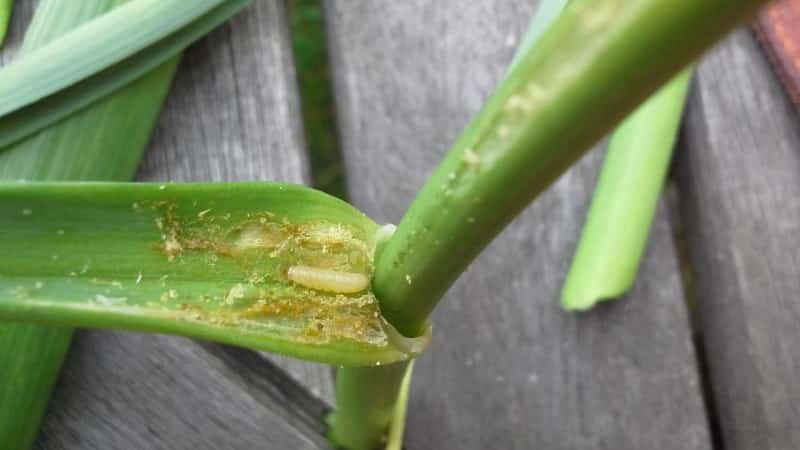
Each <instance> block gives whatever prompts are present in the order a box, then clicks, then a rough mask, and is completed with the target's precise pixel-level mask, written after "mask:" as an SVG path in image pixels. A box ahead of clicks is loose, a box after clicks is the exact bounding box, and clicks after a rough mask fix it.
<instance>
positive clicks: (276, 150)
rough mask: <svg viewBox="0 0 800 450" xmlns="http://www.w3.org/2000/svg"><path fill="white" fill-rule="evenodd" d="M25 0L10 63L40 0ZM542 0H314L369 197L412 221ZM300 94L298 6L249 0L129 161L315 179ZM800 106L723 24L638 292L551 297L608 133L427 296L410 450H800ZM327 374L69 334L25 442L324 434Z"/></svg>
mask: <svg viewBox="0 0 800 450" xmlns="http://www.w3.org/2000/svg"><path fill="white" fill-rule="evenodd" d="M17 3H18V5H17V8H16V10H15V14H14V17H13V18H12V28H11V30H10V34H9V42H8V45H7V46H6V48H5V49H4V51H3V54H2V55H0V61H8V60H10V59H11V58H12V57H13V53H14V50H15V48H16V47H17V46H18V45H19V43H20V42H21V37H22V34H23V32H24V28H25V26H26V24H27V21H28V20H29V18H30V15H31V13H32V10H33V7H34V4H35V1H33V0H19V1H18V2H17ZM535 7H536V1H533V0H507V1H503V2H499V1H497V0H473V1H470V2H465V1H463V0H438V1H435V2H432V1H426V0H407V1H403V2H397V1H392V0H327V1H325V8H324V13H325V17H326V21H327V33H328V39H329V46H330V51H331V55H330V56H331V70H332V76H333V81H334V86H333V88H334V93H335V96H336V106H337V114H338V117H339V131H340V134H341V138H342V148H343V152H344V161H345V168H346V175H347V180H348V191H349V196H350V200H351V201H352V202H353V203H354V204H355V205H356V206H358V207H359V208H360V209H362V210H363V211H365V212H366V213H367V214H368V215H370V216H371V217H373V218H374V219H375V220H376V221H378V222H395V223H396V222H397V221H399V220H400V217H401V215H402V213H403V211H404V210H405V208H406V207H407V206H408V203H409V202H410V201H411V199H412V198H413V196H414V194H415V192H416V191H417V190H418V189H419V187H420V186H421V184H422V183H423V181H424V180H425V177H426V176H427V175H428V174H429V173H430V172H431V170H432V169H433V167H434V166H435V164H436V163H437V161H438V160H439V159H440V158H441V156H442V155H443V153H444V152H445V151H446V150H447V148H448V147H449V145H450V143H452V141H453V140H454V138H455V137H456V136H457V135H458V133H459V132H460V131H461V129H462V128H463V127H464V126H465V124H466V122H467V121H468V119H469V118H470V117H471V116H472V115H473V114H474V113H475V112H476V111H477V110H478V109H479V108H480V106H481V104H482V102H483V101H484V99H485V98H486V97H487V96H488V95H489V93H490V92H491V91H492V89H493V87H494V86H495V85H496V84H497V83H498V81H499V80H500V78H501V77H502V75H503V73H504V71H505V67H506V66H507V64H508V62H509V61H510V59H511V57H512V55H513V52H514V49H515V46H516V44H517V43H518V41H519V39H520V37H521V36H522V34H523V32H524V30H525V28H526V26H527V22H528V19H529V17H530V15H531V14H532V13H533V11H534V10H535ZM298 98H299V97H298V92H297V84H296V81H295V68H294V62H293V57H292V51H291V47H290V36H289V27H288V18H287V11H286V5H285V3H284V2H282V1H277V0H257V1H255V2H254V3H253V5H251V6H250V7H248V8H247V10H245V11H244V12H243V13H241V14H239V15H238V16H237V17H235V18H234V19H233V20H232V21H231V22H230V23H228V24H225V25H224V26H222V27H220V28H219V29H218V30H216V31H214V32H213V33H212V34H210V35H209V36H207V37H206V38H204V39H203V40H201V41H199V42H198V43H196V44H195V45H193V46H192V47H191V48H190V49H189V50H188V51H187V52H186V54H185V56H184V58H183V61H182V63H181V66H180V69H179V72H178V75H177V77H176V79H175V82H174V84H173V87H172V90H171V92H170V95H169V97H168V100H167V102H166V105H165V107H164V110H163V112H162V114H161V118H160V121H159V124H158V126H157V129H156V132H155V134H154V136H153V139H152V141H151V143H150V148H149V150H148V153H147V156H146V158H145V160H144V162H143V163H142V166H141V168H140V171H139V174H138V179H139V180H159V181H165V180H169V181H237V180H279V181H289V182H295V183H306V184H307V183H309V182H310V170H309V162H308V157H307V155H306V145H305V142H304V138H303V129H302V120H301V118H300V109H299V100H298ZM798 125H799V124H798V120H797V117H796V115H795V112H794V108H793V107H792V105H791V104H790V102H789V100H788V98H787V96H786V95H785V94H784V92H783V91H782V90H781V88H780V86H779V84H778V82H777V80H776V78H775V76H774V75H773V73H772V72H771V70H770V69H769V66H768V64H767V62H766V59H765V58H764V56H763V55H762V52H761V51H760V49H759V47H758V45H757V44H756V43H755V41H754V39H753V37H752V35H751V33H750V32H749V31H747V30H741V31H739V32H737V33H735V34H734V35H733V36H731V37H730V38H728V39H727V40H726V41H725V42H724V43H722V44H721V45H719V46H718V48H716V49H715V50H714V51H713V52H711V53H710V54H709V55H707V57H706V58H704V60H703V61H702V63H701V64H700V66H699V69H698V73H697V76H696V79H695V81H694V84H693V89H692V91H691V96H690V100H689V102H688V110H687V115H686V118H685V123H684V127H683V132H682V136H681V139H680V144H679V148H678V149H677V157H676V164H675V170H674V171H673V172H674V176H673V177H672V179H671V181H670V186H669V188H668V190H667V191H668V192H669V193H671V194H672V195H671V198H670V200H671V201H668V202H662V205H660V207H659V210H658V213H657V217H656V221H655V225H654V229H653V232H652V234H651V239H650V243H649V246H648V250H647V254H646V256H645V260H644V263H643V266H642V269H641V272H640V275H639V278H638V280H637V283H636V286H635V288H634V289H633V291H632V292H631V293H630V294H629V295H626V296H625V297H624V298H622V299H620V300H619V301H615V302H611V303H609V304H606V305H603V306H601V307H599V308H596V309H595V310H594V311H592V312H589V313H585V314H570V313H566V312H564V311H562V310H561V309H560V308H559V307H558V301H557V297H558V292H559V289H560V286H561V283H562V282H563V278H564V275H565V273H566V269H567V267H568V264H569V261H570V258H571V256H572V253H573V252H574V249H575V245H576V243H577V237H578V235H579V232H580V229H581V226H582V223H583V220H584V215H585V212H586V209H587V205H588V202H589V198H590V195H591V192H592V189H593V185H594V182H595V180H596V177H597V172H598V168H599V166H600V164H601V162H602V153H603V145H602V144H601V145H598V147H597V149H595V150H594V151H592V152H591V153H590V154H589V155H588V156H587V157H586V158H584V160H583V161H581V162H580V163H579V164H578V165H577V166H575V167H574V168H572V169H571V170H570V171H569V172H568V173H567V174H566V175H564V177H562V178H561V179H560V180H559V181H558V182H557V183H556V184H555V185H554V186H553V187H552V188H551V189H550V190H548V191H547V192H546V193H545V194H544V195H543V196H542V197H541V198H540V199H539V200H538V201H537V202H536V203H535V204H534V205H532V206H531V207H530V208H528V209H527V210H526V211H525V212H524V213H523V214H522V215H521V216H520V217H519V218H518V219H517V220H516V221H515V222H514V223H513V224H512V226H511V227H510V228H509V229H507V230H506V231H505V232H504V233H503V234H502V235H501V236H500V237H499V238H498V239H497V240H496V241H495V242H494V243H493V244H492V245H491V246H490V247H489V248H488V249H487V250H486V251H485V252H484V253H483V254H482V255H481V256H480V257H479V258H478V260H477V261H476V262H475V263H474V264H473V265H472V266H471V268H470V269H469V270H468V271H467V273H465V274H464V275H463V276H462V277H461V279H460V280H459V281H458V283H457V284H456V285H455V286H454V287H453V289H451V291H450V292H449V294H448V295H447V298H446V299H445V300H444V302H443V303H442V305H441V307H439V308H438V309H437V311H436V312H435V315H434V319H433V321H434V323H435V324H436V327H435V337H434V342H433V345H432V346H431V348H430V350H429V351H428V352H427V353H426V354H424V355H423V356H422V357H421V358H420V359H419V362H418V364H417V369H416V370H415V374H414V384H413V388H412V395H411V399H410V404H409V411H410V412H409V417H408V425H407V435H406V448H408V449H443V448H453V449H488V448H498V449H500V448H502V449H533V448H536V449H548V450H550V449H589V448H591V449H606V448H608V449H614V450H634V449H645V448H651V449H659V450H662V449H664V450H666V449H675V450H678V449H688V450H694V449H711V448H717V449H725V450H743V449H754V450H755V449H759V450H762V449H767V450H790V449H795V448H800V426H798V423H800V406H798V405H800V383H798V382H797V379H798V378H799V376H800V301H798V298H797V297H798V293H800V257H798V251H800V126H798ZM578 126H579V124H578ZM684 275H686V276H684ZM445 336H446V339H445ZM332 376H333V372H332V370H331V369H330V368H329V367H326V366H322V365H316V364H311V363H301V362H297V361H292V360H288V359H285V358H278V357H273V356H267V355H262V354H259V353H256V352H253V351H249V350H244V349H237V348H232V347H226V346H222V345H218V344H210V343H202V342H197V341H192V340H189V339H185V338H176V337H165V336H151V335H142V334H135V333H125V332H111V331H80V332H78V333H77V335H76V337H75V340H74V342H73V347H72V349H71V351H70V353H69V356H68V358H67V362H66V364H65V366H64V369H63V371H62V373H61V377H60V379H59V382H58V385H57V387H56V389H55V393H54V395H53V397H52V401H51V404H50V406H49V410H48V413H47V416H46V418H45V421H44V424H43V427H42V432H41V434H40V437H39V439H38V441H37V443H36V448H39V449H43V450H55V449H70V450H72V449H122V450H133V449H143V448H147V449H186V450H204V449H209V450H211V449H214V450H216V449H253V448H266V449H323V448H327V441H326V440H325V437H324V430H325V427H324V424H323V422H322V416H323V415H324V413H325V412H326V411H327V410H329V408H330V407H331V405H332V402H333V395H332ZM0 382H2V380H0Z"/></svg>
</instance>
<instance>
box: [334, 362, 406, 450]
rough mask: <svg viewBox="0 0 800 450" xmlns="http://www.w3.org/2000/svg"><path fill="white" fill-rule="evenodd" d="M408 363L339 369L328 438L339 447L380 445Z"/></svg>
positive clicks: (359, 449)
mask: <svg viewBox="0 0 800 450" xmlns="http://www.w3.org/2000/svg"><path fill="white" fill-rule="evenodd" d="M407 368H408V363H404V362H401V363H397V364H391V365H388V366H381V367H372V368H370V369H369V370H367V369H361V368H340V369H339V370H338V371H337V374H336V412H334V413H333V414H332V415H331V417H330V418H329V425H330V431H329V437H330V439H331V441H332V442H333V444H334V445H335V446H337V447H338V448H344V449H347V450H373V449H375V448H377V447H378V445H379V444H380V443H381V442H383V440H384V439H385V437H386V432H387V427H388V426H389V424H390V423H391V422H392V420H393V418H394V417H395V405H396V404H397V398H398V393H399V389H400V386H401V385H402V383H403V378H404V376H405V374H406V371H407Z"/></svg>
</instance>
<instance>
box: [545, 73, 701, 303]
mask: <svg viewBox="0 0 800 450" xmlns="http://www.w3.org/2000/svg"><path fill="white" fill-rule="evenodd" d="M691 73H692V72H691V69H686V70H684V71H683V72H681V73H680V74H679V75H678V76H677V77H676V78H675V79H673V80H672V81H670V82H669V83H668V84H667V85H666V86H664V87H663V88H662V89H660V90H659V91H658V92H657V93H656V94H655V95H654V96H653V97H651V98H650V99H648V100H647V101H646V102H645V103H644V104H642V106H640V107H639V108H638V109H637V110H636V112H634V113H633V114H632V115H631V116H630V117H628V118H627V119H626V120H625V121H624V122H623V123H622V125H620V127H619V128H618V129H617V130H616V131H615V132H614V134H613V135H612V136H611V140H610V141H609V144H608V151H607V153H606V157H605V161H604V162H603V169H602V171H601V172H600V178H599V179H598V182H597V187H596V189H595V192H594V196H593V197H592V205H591V207H590V208H589V213H588V215H587V219H586V225H585V227H584V229H583V233H582V235H581V239H580V242H579V243H578V248H577V250H576V253H575V258H574V259H573V261H572V266H571V267H570V270H569V273H568V274H567V279H566V282H565V284H564V288H563V291H562V293H561V305H562V306H563V307H564V308H565V309H568V310H578V311H584V310H587V309H589V308H591V307H592V306H594V305H595V304H596V303H597V302H599V301H602V300H609V299H613V298H615V297H618V296H620V295H622V294H624V293H625V292H626V291H627V290H629V289H630V288H631V286H633V282H634V280H635V279H636V272H637V270H638V268H639V263H640V261H641V258H642V254H643V253H644V249H645V246H646V244H647V236H648V234H649V232H650V225H651V224H652V222H653V215H654V214H655V210H656V205H657V204H658V198H659V196H660V194H661V189H662V188H663V186H664V179H665V178H666V176H667V169H668V168H669V162H670V160H671V159H672V149H673V148H674V146H675V139H676V138H677V134H678V127H679V126H680V123H681V115H682V114H683V106H684V103H685V100H686V93H687V92H688V90H689V82H690V80H691Z"/></svg>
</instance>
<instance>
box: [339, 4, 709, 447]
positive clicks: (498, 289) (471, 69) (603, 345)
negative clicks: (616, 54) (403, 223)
mask: <svg viewBox="0 0 800 450" xmlns="http://www.w3.org/2000/svg"><path fill="white" fill-rule="evenodd" d="M533 8H534V6H533V4H532V2H525V1H521V0H519V1H508V2H497V1H492V0H478V1H472V2H463V1H458V0H444V1H436V2H430V1H425V0H413V1H404V2H396V1H392V0H381V1H369V2H367V1H351V0H328V1H327V2H326V11H327V21H328V31H329V38H330V46H331V49H332V63H333V67H332V69H333V75H334V80H335V87H336V94H337V97H336V99H337V105H338V114H339V118H340V120H341V121H342V129H341V131H342V138H343V148H344V151H345V162H346V168H347V178H348V180H349V181H350V195H351V198H352V199H353V201H354V203H355V204H356V205H357V206H359V207H361V208H362V209H364V210H365V211H366V212H367V213H368V214H369V215H371V216H372V217H373V218H375V219H377V220H378V221H384V222H395V223H396V222H397V221H399V219H400V217H401V215H402V212H403V211H404V210H405V208H406V207H407V205H408V204H409V202H410V200H411V199H412V197H413V195H414V193H415V192H416V191H417V189H418V188H419V187H420V186H421V184H422V183H423V181H424V179H425V177H426V176H427V175H428V174H429V173H430V171H431V170H432V169H433V167H434V165H435V164H436V163H437V162H438V161H439V159H440V158H441V157H442V154H443V152H444V150H445V149H446V148H447V147H448V146H449V144H450V143H451V142H452V141H453V140H454V138H455V137H456V135H457V134H458V132H459V131H460V130H461V129H462V128H463V127H464V125H465V124H466V123H467V120H468V119H469V118H470V116H471V115H472V114H473V113H474V112H476V111H477V109H478V108H479V107H480V105H481V103H482V101H483V100H484V99H485V97H486V96H487V95H488V93H489V92H490V91H491V90H492V88H493V87H494V86H495V85H496V83H497V82H498V80H499V79H500V77H501V76H502V74H503V73H504V70H505V67H506V65H507V64H508V62H509V61H510V59H511V56H512V54H513V51H514V47H515V45H516V43H517V42H518V41H519V38H520V36H521V35H522V34H523V31H524V29H525V27H526V26H527V22H528V19H529V17H530V15H531V13H532V11H533ZM576 126H579V124H577V125H576ZM600 158H601V155H600V154H598V153H597V152H595V153H594V154H592V155H591V156H590V157H588V158H587V159H585V160H583V161H582V162H581V163H580V164H579V165H578V166H577V167H576V168H575V169H574V170H571V171H570V172H569V173H567V174H566V175H565V176H564V177H563V178H562V179H561V180H560V181H559V182H558V183H557V184H556V185H555V186H554V187H553V188H552V189H550V190H549V191H548V192H547V193H546V194H545V195H544V196H543V197H541V198H540V199H539V200H538V201H537V202H536V204H535V205H534V206H533V207H531V208H529V209H528V210H527V211H526V212H525V213H524V214H522V216H521V217H519V218H518V220H516V221H515V222H514V223H513V225H512V226H511V227H510V228H509V229H508V230H506V231H505V232H504V233H503V234H502V235H501V236H500V237H499V238H498V239H497V240H496V241H495V242H494V243H493V244H492V245H490V247H489V248H488V249H487V250H486V251H485V252H484V253H483V254H482V255H481V256H480V257H479V258H478V260H477V261H476V262H475V263H474V264H473V265H472V267H471V268H470V270H468V272H467V273H466V274H464V276H463V277H462V278H461V280H460V281H459V282H458V283H457V284H456V286H454V288H453V289H452V290H451V292H450V293H449V294H448V295H447V297H446V298H445V299H444V303H443V304H442V305H441V306H440V307H439V308H438V310H437V311H436V313H435V314H434V320H433V322H434V343H433V345H432V348H430V349H429V351H428V352H427V353H426V354H425V355H423V356H422V357H421V358H420V361H419V364H418V365H417V366H416V370H415V372H414V381H413V386H412V394H411V400H410V405H409V417H408V423H407V427H408V428H407V436H406V441H407V446H408V448H410V449H430V448H458V449H472V448H474V449H485V448H504V449H505V448H509V449H531V448H541V449H586V448H613V449H642V448H658V449H681V450H685V449H707V448H710V439H709V432H708V426H707V419H706V415H705V409H704V406H703V402H702V399H701V393H700V387H699V380H698V372H697V367H696V363H695V354H694V351H693V347H692V344H691V337H690V329H689V320H688V317H687V311H686V307H685V305H684V300H683V295H682V289H681V284H680V278H679V273H678V270H677V267H676V258H675V255H674V251H673V245H672V244H673V243H672V239H671V234H670V230H669V226H668V224H667V221H666V219H665V214H664V210H663V208H662V209H660V210H659V215H658V218H657V220H656V222H655V227H654V228H655V229H654V231H653V235H652V239H651V242H650V245H649V248H648V251H647V255H646V257H645V260H644V264H643V268H642V271H641V275H640V277H639V280H638V282H637V284H636V287H635V289H634V291H633V292H632V293H631V294H630V295H629V296H627V297H626V298H624V299H622V300H619V301H616V302H613V303H611V304H607V305H604V306H601V307H600V308H598V309H597V310H595V311H594V312H591V313H587V314H581V315H576V314H568V313H565V312H563V311H561V310H560V309H559V307H558V304H557V303H558V292H559V290H560V285H561V282H562V281H563V278H564V274H565V272H566V269H567V267H568V263H569V260H570V258H571V256H572V252H573V251H574V247H575V244H576V240H577V237H578V234H579V231H580V227H581V225H582V221H583V218H584V214H585V211H586V207H587V204H588V200H589V196H590V193H591V190H592V188H593V184H594V181H595V178H596V171H597V168H598V166H599V163H600Z"/></svg>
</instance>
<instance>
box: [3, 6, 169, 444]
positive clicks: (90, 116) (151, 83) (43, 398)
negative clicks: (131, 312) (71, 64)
mask: <svg viewBox="0 0 800 450" xmlns="http://www.w3.org/2000/svg"><path fill="white" fill-rule="evenodd" d="M119 3H122V1H121V0H93V1H88V0H85V1H83V2H82V4H81V8H80V9H75V8H74V5H73V4H72V2H64V1H61V0H42V1H40V2H39V6H38V8H37V11H36V14H35V15H34V18H33V21H32V23H31V25H30V26H29V28H28V31H27V33H26V36H25V42H24V44H23V47H22V48H21V49H20V51H19V53H18V57H22V56H24V55H25V54H27V53H28V52H30V51H33V50H35V48H37V47H40V46H42V45H45V44H46V43H47V42H49V41H51V40H53V39H55V38H57V37H58V36H59V35H61V34H63V33H65V32H67V31H69V30H70V29H72V28H74V27H76V26H78V25H80V24H81V23H83V22H86V21H88V20H90V19H91V18H93V17H95V16H97V15H100V14H102V13H104V12H106V11H108V10H110V9H111V8H113V7H114V6H116V5H117V4H119ZM66 12H70V14H67V13H66ZM177 61H178V58H177V57H175V58H171V59H170V60H168V61H165V62H164V63H163V64H162V65H160V66H159V67H157V68H156V69H154V70H153V71H152V72H150V73H148V74H146V75H144V76H142V77H141V78H139V79H137V80H135V81H134V82H132V83H130V84H129V85H127V86H125V87H123V88H121V89H120V90H118V91H116V92H115V93H114V95H112V96H110V97H108V98H105V99H102V100H99V101H97V102H96V103H94V104H93V105H90V106H88V107H87V108H85V109H83V110H81V111H79V112H77V113H76V114H74V115H72V116H70V117H68V118H66V119H64V120H62V121H61V122H59V123H57V124H55V125H53V126H51V127H49V128H47V129H45V130H42V131H40V132H39V133H37V134H34V135H31V136H29V137H28V138H26V139H24V140H22V141H20V142H17V143H16V144H14V145H12V146H11V147H8V148H5V149H2V150H0V179H3V180H18V179H30V180H34V179H40V180H45V179H47V180H65V179H90V180H113V179H117V180H127V179H130V178H131V177H132V176H133V174H134V173H135V171H136V167H137V166H138V163H139V159H140V157H141V154H142V151H143V150H144V147H145V145H146V143H147V139H148V137H149V135H150V131H151V130H152V127H153V125H154V123H155V119H156V117H157V115H158V112H159V110H160V109H161V104H162V102H163V99H164V97H165V96H166V92H167V90H168V88H169V84H170V82H171V80H172V76H173V74H174V71H175V67H176V66H177ZM2 120H4V119H0V122H1V121H2ZM71 336H72V329H71V328H61V327H44V326H38V325H26V324H10V325H7V324H3V325H0V380H3V382H2V383H0V448H8V449H12V448H13V449H26V448H29V447H30V446H31V444H32V443H33V440H34V438H35V437H36V432H37V430H38V428H39V423H40V422H41V418H42V416H43V414H44V410H45V407H46V405H47V401H48V399H49V397H50V392H51V390H52V387H53V385H54V383H55V380H56V377H57V375H58V372H59V369H60V367H61V362H62V361H63V359H64V355H65V354H66V351H67V348H68V347H69V342H70V339H71Z"/></svg>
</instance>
